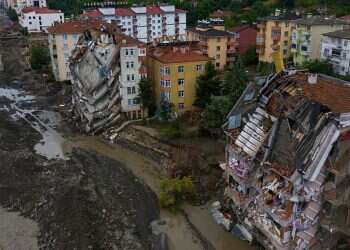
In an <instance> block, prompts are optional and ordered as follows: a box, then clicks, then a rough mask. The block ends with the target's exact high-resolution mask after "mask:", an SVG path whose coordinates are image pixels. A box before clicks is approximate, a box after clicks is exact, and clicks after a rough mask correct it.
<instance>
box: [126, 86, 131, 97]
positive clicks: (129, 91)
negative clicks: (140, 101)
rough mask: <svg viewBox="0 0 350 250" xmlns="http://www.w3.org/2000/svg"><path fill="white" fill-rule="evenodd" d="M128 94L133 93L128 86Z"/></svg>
mask: <svg viewBox="0 0 350 250" xmlns="http://www.w3.org/2000/svg"><path fill="white" fill-rule="evenodd" d="M127 92H128V95H131V87H128V88H127Z"/></svg>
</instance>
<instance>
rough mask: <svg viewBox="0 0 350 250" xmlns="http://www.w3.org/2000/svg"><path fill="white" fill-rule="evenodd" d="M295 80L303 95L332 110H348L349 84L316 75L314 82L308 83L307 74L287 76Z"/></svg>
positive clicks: (349, 98) (349, 108) (349, 101)
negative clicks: (315, 81)
mask: <svg viewBox="0 0 350 250" xmlns="http://www.w3.org/2000/svg"><path fill="white" fill-rule="evenodd" d="M288 78H290V79H294V80H296V81H297V83H298V84H299V86H300V87H301V89H302V90H303V93H304V95H305V96H306V97H307V98H309V99H310V100H313V101H315V102H318V103H321V104H323V105H325V106H327V107H328V108H329V109H330V110H331V111H332V112H335V113H347V112H350V86H349V85H346V84H345V83H344V82H343V81H341V80H339V79H333V78H328V77H324V76H322V75H319V76H318V79H317V83H316V84H309V83H308V79H307V74H296V75H294V76H290V77H288Z"/></svg>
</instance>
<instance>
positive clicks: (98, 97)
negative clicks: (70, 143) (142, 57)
mask: <svg viewBox="0 0 350 250" xmlns="http://www.w3.org/2000/svg"><path fill="white" fill-rule="evenodd" d="M117 32H118V30H117V29H114V28H113V26H112V25H110V26H107V25H106V24H104V25H101V27H100V28H99V29H94V28H92V29H89V30H87V31H85V32H84V35H83V36H81V37H80V39H79V41H78V43H77V45H76V48H75V49H74V51H73V52H72V56H71V58H70V70H71V75H72V91H73V94H72V95H73V96H72V103H73V114H74V116H75V120H76V121H77V122H78V124H79V127H80V128H82V129H83V130H84V131H85V132H87V133H91V134H94V133H98V132H101V131H102V130H103V129H105V128H107V127H109V126H112V125H115V124H116V123H118V122H121V121H122V115H121V95H120V82H119V75H120V63H119V61H120V57H119V46H118V44H117V42H116V38H115V36H116V35H117Z"/></svg>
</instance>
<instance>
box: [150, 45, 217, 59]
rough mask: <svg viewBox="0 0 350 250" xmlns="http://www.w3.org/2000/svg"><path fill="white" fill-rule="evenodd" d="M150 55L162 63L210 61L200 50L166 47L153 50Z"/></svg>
mask: <svg viewBox="0 0 350 250" xmlns="http://www.w3.org/2000/svg"><path fill="white" fill-rule="evenodd" d="M148 55H149V56H150V57H152V58H154V59H156V60H157V61H160V62H162V63H183V62H199V61H210V60H211V59H210V58H209V57H207V56H204V55H203V54H202V53H201V52H200V51H199V50H195V49H192V48H190V47H175V46H164V47H156V48H154V49H152V50H151V51H150V52H149V53H148Z"/></svg>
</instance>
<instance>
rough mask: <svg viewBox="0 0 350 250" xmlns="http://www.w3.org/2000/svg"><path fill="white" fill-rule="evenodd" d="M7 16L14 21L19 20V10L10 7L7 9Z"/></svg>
mask: <svg viewBox="0 0 350 250" xmlns="http://www.w3.org/2000/svg"><path fill="white" fill-rule="evenodd" d="M7 16H8V17H9V18H10V20H11V21H12V22H17V21H18V15H17V12H16V10H14V9H12V8H9V9H8V10H7Z"/></svg>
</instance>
